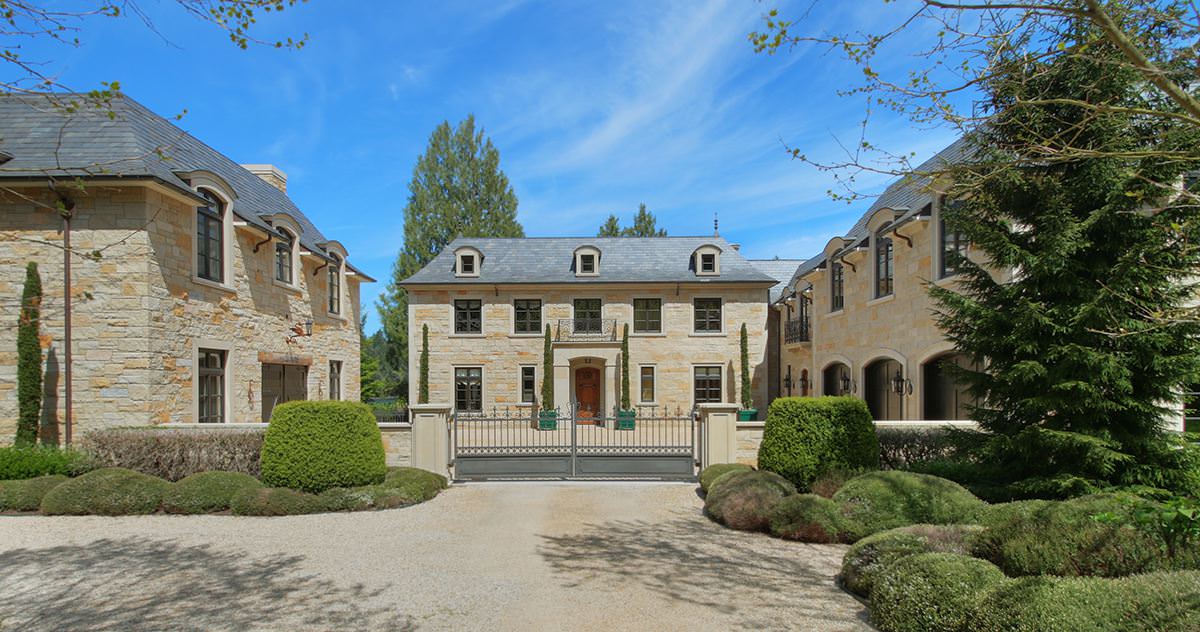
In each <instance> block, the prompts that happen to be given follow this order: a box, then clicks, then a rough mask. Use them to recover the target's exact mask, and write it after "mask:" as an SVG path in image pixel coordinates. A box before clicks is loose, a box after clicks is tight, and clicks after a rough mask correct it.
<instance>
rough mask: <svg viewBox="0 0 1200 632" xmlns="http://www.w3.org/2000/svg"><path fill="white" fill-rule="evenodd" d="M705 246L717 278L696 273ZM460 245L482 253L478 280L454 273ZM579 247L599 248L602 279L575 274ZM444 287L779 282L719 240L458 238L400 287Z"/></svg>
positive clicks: (717, 238) (699, 238) (708, 238)
mask: <svg viewBox="0 0 1200 632" xmlns="http://www.w3.org/2000/svg"><path fill="white" fill-rule="evenodd" d="M707 244H711V245H715V246H717V247H718V248H720V249H721V250H722V253H721V274H720V275H719V276H697V275H696V271H695V269H694V267H693V262H692V254H693V253H694V252H695V251H696V249H697V248H699V247H700V246H704V245H707ZM462 246H472V247H474V248H476V249H478V250H479V252H480V253H482V255H483V261H482V262H481V264H480V267H479V276H478V277H469V278H459V277H456V276H455V275H454V264H455V261H454V251H455V249H457V248H460V247H462ZM580 246H595V247H596V248H598V249H599V250H600V273H599V275H597V276H576V275H575V270H574V268H573V265H574V259H575V257H574V253H575V250H576V249H577V248H579V247H580ZM442 283H449V284H460V285H470V284H496V283H579V284H593V285H594V284H604V283H756V284H760V285H762V286H764V287H767V286H770V285H773V284H775V283H776V279H775V278H774V277H772V276H770V275H768V274H765V273H763V272H762V271H760V270H759V269H758V268H757V267H755V266H754V265H753V264H752V263H751V262H750V261H747V260H746V259H745V258H744V257H742V256H741V254H739V253H738V251H736V250H734V249H733V248H732V247H730V245H729V243H728V242H726V241H725V240H724V239H722V238H720V237H525V238H511V239H502V238H469V237H460V238H458V239H455V240H454V241H452V242H450V244H448V245H447V246H446V247H445V248H443V249H442V251H441V252H440V253H439V254H438V255H437V256H436V257H434V259H433V261H431V262H429V264H428V265H426V266H425V267H424V268H421V270H420V271H418V272H417V273H416V274H414V275H412V276H410V277H409V278H407V279H405V281H404V283H403V284H402V285H430V284H442Z"/></svg>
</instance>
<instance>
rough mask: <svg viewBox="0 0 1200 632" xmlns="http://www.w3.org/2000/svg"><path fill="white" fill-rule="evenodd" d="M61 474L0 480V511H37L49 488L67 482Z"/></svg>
mask: <svg viewBox="0 0 1200 632" xmlns="http://www.w3.org/2000/svg"><path fill="white" fill-rule="evenodd" d="M67 480H68V479H67V477H65V476H62V475H61V474H53V475H50V476H39V477H37V478H27V479H24V480H15V481H0V511H37V510H38V508H39V507H41V506H42V498H44V497H45V496H46V493H47V492H49V491H50V490H52V489H54V488H55V487H58V486H59V485H61V484H63V483H65V482H67Z"/></svg>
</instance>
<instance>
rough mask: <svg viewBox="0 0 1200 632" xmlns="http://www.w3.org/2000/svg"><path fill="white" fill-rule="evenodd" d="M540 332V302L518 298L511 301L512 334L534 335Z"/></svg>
mask: <svg viewBox="0 0 1200 632" xmlns="http://www.w3.org/2000/svg"><path fill="white" fill-rule="evenodd" d="M541 331H542V302H541V301H540V300H538V299H524V298H520V299H517V300H515V301H513V332H514V333H518V334H536V333H541Z"/></svg>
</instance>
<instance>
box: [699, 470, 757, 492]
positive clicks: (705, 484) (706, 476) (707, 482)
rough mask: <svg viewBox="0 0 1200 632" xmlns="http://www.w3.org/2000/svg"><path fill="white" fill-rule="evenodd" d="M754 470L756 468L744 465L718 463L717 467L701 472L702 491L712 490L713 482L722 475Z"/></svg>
mask: <svg viewBox="0 0 1200 632" xmlns="http://www.w3.org/2000/svg"><path fill="white" fill-rule="evenodd" d="M752 469H754V468H752V467H750V466H749V465H746V464H744V463H717V464H716V465H710V466H708V467H706V468H704V470H703V471H701V472H700V489H701V490H703V491H705V492H707V491H708V490H709V489H711V487H712V484H713V482H714V481H716V480H717V479H718V478H720V477H721V475H722V474H726V473H728V472H748V471H750V470H752Z"/></svg>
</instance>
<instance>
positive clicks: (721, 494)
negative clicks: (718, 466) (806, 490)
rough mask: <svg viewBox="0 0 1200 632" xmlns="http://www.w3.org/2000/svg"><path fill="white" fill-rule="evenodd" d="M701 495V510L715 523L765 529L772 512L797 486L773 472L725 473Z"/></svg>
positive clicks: (745, 528)
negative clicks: (702, 496)
mask: <svg viewBox="0 0 1200 632" xmlns="http://www.w3.org/2000/svg"><path fill="white" fill-rule="evenodd" d="M720 479H721V480H720V483H719V484H717V485H714V486H713V488H712V489H711V491H709V493H708V495H707V496H705V497H704V511H705V513H707V514H708V515H709V516H711V517H712V518H713V519H715V520H716V521H717V522H720V523H721V524H724V525H725V526H727V527H730V528H733V529H740V530H743V531H766V530H767V529H768V528H769V527H770V524H771V523H770V516H771V511H772V510H773V509H774V508H775V505H777V504H779V502H780V501H781V500H783V499H784V498H785V497H787V496H790V495H792V494H795V493H796V486H795V485H792V484H791V482H789V481H788V480H787V479H785V478H783V477H782V476H779V475H778V474H775V473H773V472H764V471H761V470H753V471H749V472H728V473H726V474H724V475H722V476H721V477H720Z"/></svg>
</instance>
